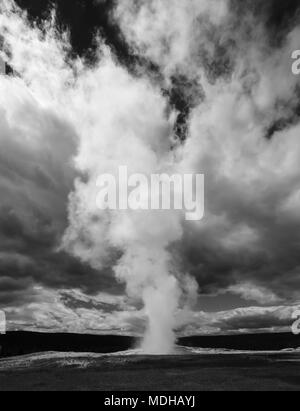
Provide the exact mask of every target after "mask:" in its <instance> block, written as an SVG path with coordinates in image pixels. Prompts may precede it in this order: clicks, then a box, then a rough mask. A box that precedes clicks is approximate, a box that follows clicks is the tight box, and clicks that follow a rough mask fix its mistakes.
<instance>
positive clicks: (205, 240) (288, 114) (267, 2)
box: [0, 0, 300, 335]
mask: <svg viewBox="0 0 300 411" xmlns="http://www.w3.org/2000/svg"><path fill="white" fill-rule="evenodd" d="M54 3H55V5H56V14H55V16H54V14H53V13H52V14H51V10H52V9H51V7H52V6H51V5H52V4H53V2H50V1H46V0H43V1H40V0H18V1H16V4H14V3H13V2H12V1H7V0H5V1H4V3H3V6H0V39H3V41H2V42H3V45H2V51H3V54H2V58H3V59H4V60H5V61H7V64H8V66H9V67H10V70H9V71H10V74H9V76H1V77H0V147H1V152H0V190H1V196H0V309H1V310H4V311H5V313H6V315H7V319H8V329H9V330H39V331H51V332H52V331H53V332H55V331H67V332H80V333H84V332H87V333H122V334H137V335H139V334H140V333H142V332H143V330H144V329H145V327H146V325H145V323H146V317H147V312H146V311H145V307H144V305H145V304H143V302H144V303H145V302H146V308H147V307H148V309H150V311H151V310H153V306H151V304H149V305H148V306H147V301H148V299H149V298H150V299H153V301H154V302H157V304H158V305H160V304H161V306H162V307H164V304H166V305H169V306H171V307H173V311H174V312H175V314H174V319H172V320H170V318H169V317H168V316H166V321H169V320H170V321H173V322H174V324H173V327H174V328H175V329H176V331H177V332H178V334H181V335H192V334H224V333H244V332H248V333H249V332H265V331H267V332H271V331H276V332H277V331H288V330H290V327H291V325H292V323H293V320H292V313H293V312H294V311H295V309H296V308H297V307H298V306H299V305H300V212H299V210H300V167H299V155H300V140H299V132H300V94H299V90H300V88H299V86H300V77H297V76H294V75H293V74H292V72H291V64H292V62H291V54H292V51H293V50H296V49H299V48H300V26H299V24H300V6H299V2H298V1H293V0H289V1H285V2H282V1H279V0H278V1H276V0H264V1H260V0H249V1H248V0H245V1H243V2H241V1H239V0H197V1H196V0H186V1H182V0H181V1H179V0H147V1H144V0H141V1H139V2H136V1H134V0H128V1H126V2H124V1H122V0H120V1H117V0H114V1H112V0H111V1H109V0H98V1H97V0H95V1H92V0H91V1H79V0H72V1H71V0H70V1H69V0H62V1H58V0H57V1H56V2H54ZM24 11H26V12H27V14H26V15H25V14H24V13H23V12H24ZM51 19H52V20H51ZM46 21H47V22H46ZM0 44H1V43H0ZM171 158H172V162H173V163H174V164H173V163H172V167H171V169H172V170H174V169H175V170H177V169H180V170H192V171H193V172H197V173H203V174H204V175H205V181H206V182H205V184H206V188H205V202H206V213H205V217H204V219H203V220H202V221H201V222H199V223H198V222H197V223H193V224H191V223H186V222H182V221H181V220H180V219H179V218H178V216H177V215H175V214H170V215H168V216H167V218H163V219H161V218H157V217H153V216H150V217H149V218H148V217H147V218H143V219H141V220H140V219H139V218H140V217H137V218H135V217H131V216H130V217H129V216H126V220H125V219H119V217H116V216H106V215H99V210H96V209H92V206H91V202H90V198H91V195H93V191H92V189H91V187H93V181H94V178H95V176H96V175H98V174H99V173H101V172H105V171H106V170H107V169H109V170H110V169H113V167H115V165H116V164H119V163H120V161H123V160H124V161H128V162H129V163H130V164H135V165H136V166H137V167H141V168H143V167H144V169H145V170H147V171H149V170H152V169H153V168H154V165H155V167H157V164H160V165H161V166H162V167H166V164H169V162H170V161H171V160H170V159H171ZM174 159H175V160H174ZM168 167H169V166H168ZM141 222H143V224H141ZM141 225H142V228H140V226H141ZM156 226H160V229H159V230H155V229H154V227H156ZM129 233H130V235H129ZM143 241H145V244H143V247H144V248H145V249H150V250H151V252H152V253H153V255H154V256H155V257H157V261H159V264H157V265H153V263H152V262H151V264H152V266H150V267H149V273H150V271H151V270H152V269H154V271H155V273H154V274H153V273H152V274H151V273H150V274H148V271H147V270H148V268H147V269H146V268H144V270H145V271H146V274H143V273H142V274H141V273H139V274H138V275H137V276H136V277H135V276H133V277H134V279H132V278H131V277H130V276H129V275H128V274H124V273H123V271H124V267H125V268H127V267H128V266H129V267H133V268H132V272H135V267H136V266H138V265H139V267H140V268H141V267H145V266H146V265H147V264H148V262H149V257H148V256H147V255H146V256H145V250H144V248H142V249H141V250H140V248H139V247H138V246H137V245H139V244H141V243H143ZM153 242H155V243H157V247H154V246H153V245H152V244H153ZM150 244H151V246H150ZM137 248H139V253H140V254H139V255H138V259H137V260H134V259H135V258H136V257H135V249H137ZM169 260H171V261H172V265H174V266H176V269H174V271H176V274H173V273H172V275H171V276H170V275H168V276H167V277H165V276H164V274H162V275H159V273H160V271H161V270H163V269H164V267H165V264H166V262H169ZM116 267H117V269H116ZM142 271H143V270H142ZM151 276H152V277H153V278H154V279H153V281H154V284H155V287H156V288H157V287H158V288H159V287H160V286H162V287H166V288H163V291H164V293H163V295H160V294H157V295H155V296H154V297H153V295H152V296H150V297H149V296H148V294H147V293H145V294H143V301H141V300H140V299H139V298H138V296H139V294H140V293H141V290H142V293H144V288H143V287H144V284H145V283H146V282H147V281H149V278H151ZM173 276H174V278H176V287H175V286H174V288H172V287H173V285H172V282H168V281H169V280H170V278H171V277H172V278H173ZM167 280H168V281H167ZM151 281H152V280H151ZM166 282H168V284H166ZM177 288H178V289H180V296H178V298H176V301H175V302H174V301H173V299H172V296H173V295H175V294H177V293H178V292H179V291H178V289H177ZM161 299H163V300H164V299H165V300H164V301H162V302H161ZM149 307H150V308H149Z"/></svg>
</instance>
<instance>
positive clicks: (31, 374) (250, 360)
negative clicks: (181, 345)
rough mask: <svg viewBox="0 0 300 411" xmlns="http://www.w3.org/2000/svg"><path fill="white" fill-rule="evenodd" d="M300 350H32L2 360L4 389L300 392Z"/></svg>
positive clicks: (0, 369) (1, 384)
mask: <svg viewBox="0 0 300 411" xmlns="http://www.w3.org/2000/svg"><path fill="white" fill-rule="evenodd" d="M299 389H300V354H296V353H295V354H292V353H291V354H288V353H286V354H272V355H267V354H261V355H257V354H255V355H254V354H251V355H248V354H225V355H216V354H215V355H209V354H207V355H183V356H171V357H161V356H160V357H149V356H148V357H146V356H135V355H131V356H121V355H120V356H105V357H103V356H101V355H97V354H73V355H71V354H69V355H67V356H66V355H65V354H58V353H56V354H54V353H46V354H42V355H29V356H23V357H14V358H11V359H3V360H1V361H0V391H9V390H22V391H23V390H24V391H28V390H29V391H32V390H33V391H44V390H50V391H56V390H58V391H60V390H63V391H64V390H68V391H72V390H76V391H91V390H98V391H108V392H109V391H130V390H132V391H147V390H158V391H180V392H183V391H193V390H195V391H228V390H234V391H239V390H246V391H247V390H248V391H249V390H251V391H252V390H255V391H261V390H268V391H269V390H270V391H279V390H284V391H299Z"/></svg>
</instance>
